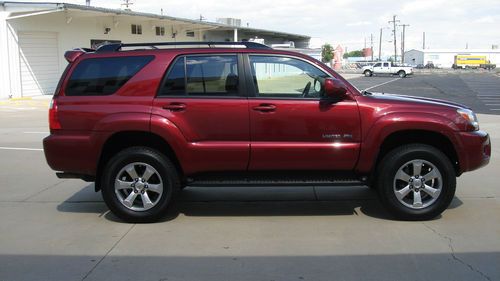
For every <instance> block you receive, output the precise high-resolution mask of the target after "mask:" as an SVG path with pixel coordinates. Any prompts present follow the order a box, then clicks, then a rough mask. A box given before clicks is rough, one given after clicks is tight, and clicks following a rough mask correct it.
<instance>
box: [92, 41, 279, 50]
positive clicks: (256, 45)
mask: <svg viewBox="0 0 500 281" xmlns="http://www.w3.org/2000/svg"><path fill="white" fill-rule="evenodd" d="M196 45H207V46H208V47H209V48H215V46H245V47H246V48H247V49H271V47H269V46H266V45H264V44H259V43H255V42H156V43H110V44H105V45H102V46H100V47H99V48H97V50H96V52H97V53H100V52H116V51H119V50H120V49H121V48H123V47H151V48H152V49H157V48H156V46H196Z"/></svg>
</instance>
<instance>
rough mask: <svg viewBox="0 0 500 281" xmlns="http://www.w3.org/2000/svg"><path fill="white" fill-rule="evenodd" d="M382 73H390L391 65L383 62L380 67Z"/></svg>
mask: <svg viewBox="0 0 500 281" xmlns="http://www.w3.org/2000/svg"><path fill="white" fill-rule="evenodd" d="M382 73H386V74H388V73H391V64H390V63H388V62H384V65H383V67H382Z"/></svg>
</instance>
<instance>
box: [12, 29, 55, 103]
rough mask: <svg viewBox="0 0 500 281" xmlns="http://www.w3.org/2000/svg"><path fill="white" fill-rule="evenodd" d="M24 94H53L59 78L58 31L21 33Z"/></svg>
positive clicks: (20, 49) (20, 46)
mask: <svg viewBox="0 0 500 281" xmlns="http://www.w3.org/2000/svg"><path fill="white" fill-rule="evenodd" d="M19 56H20V58H19V59H20V66H21V86H22V95H23V96H24V97H26V96H36V95H52V94H54V90H55V88H56V86H57V82H58V80H59V58H58V52H57V33H49V32H36V33H35V32H34V33H20V34H19Z"/></svg>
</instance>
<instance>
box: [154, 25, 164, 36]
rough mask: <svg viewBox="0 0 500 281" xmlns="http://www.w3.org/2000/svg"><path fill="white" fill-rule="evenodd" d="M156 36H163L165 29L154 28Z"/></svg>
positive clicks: (160, 27)
mask: <svg viewBox="0 0 500 281" xmlns="http://www.w3.org/2000/svg"><path fill="white" fill-rule="evenodd" d="M155 29H156V35H157V36H165V27H164V26H156V27H155Z"/></svg>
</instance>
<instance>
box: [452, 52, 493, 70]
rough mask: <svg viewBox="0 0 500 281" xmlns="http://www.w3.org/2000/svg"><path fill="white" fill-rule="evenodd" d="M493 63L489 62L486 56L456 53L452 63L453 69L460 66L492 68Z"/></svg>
mask: <svg viewBox="0 0 500 281" xmlns="http://www.w3.org/2000/svg"><path fill="white" fill-rule="evenodd" d="M495 67H496V65H495V64H492V63H490V61H489V60H488V59H487V58H486V56H472V55H456V56H455V60H454V63H453V65H452V68H453V69H460V68H473V69H476V68H484V69H494V68H495Z"/></svg>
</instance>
